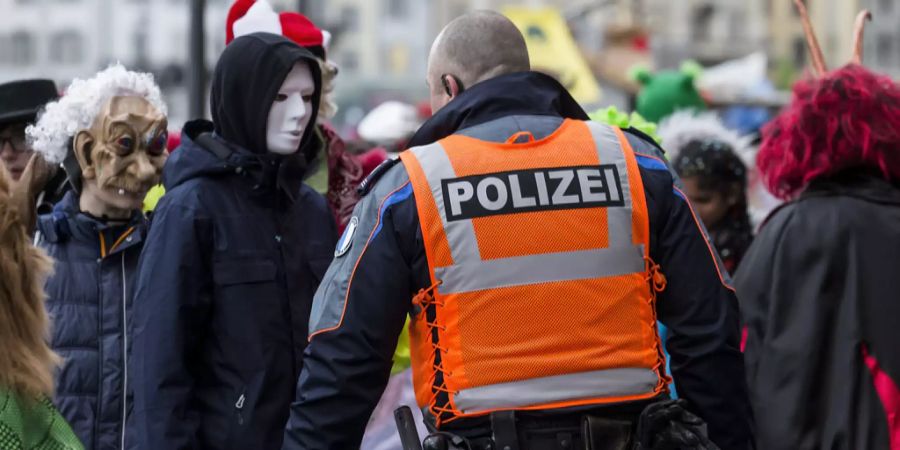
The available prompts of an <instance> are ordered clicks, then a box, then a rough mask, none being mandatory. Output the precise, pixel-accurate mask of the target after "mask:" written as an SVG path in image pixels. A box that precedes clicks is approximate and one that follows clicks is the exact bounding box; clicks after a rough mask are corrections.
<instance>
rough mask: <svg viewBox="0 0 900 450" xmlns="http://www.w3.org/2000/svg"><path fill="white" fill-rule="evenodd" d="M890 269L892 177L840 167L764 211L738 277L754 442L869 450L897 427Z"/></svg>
mask: <svg viewBox="0 0 900 450" xmlns="http://www.w3.org/2000/svg"><path fill="white" fill-rule="evenodd" d="M898 275H900V186H892V185H890V184H889V183H887V182H886V181H883V180H881V179H880V178H878V177H877V176H873V175H868V174H865V173H860V172H849V173H844V174H841V175H838V176H835V177H832V178H829V179H820V180H817V181H814V182H812V183H811V184H810V186H809V188H808V189H806V191H805V192H804V193H803V194H802V195H800V197H799V199H797V200H796V201H794V202H791V203H789V204H787V205H786V206H784V207H782V208H780V209H779V210H777V211H776V212H775V213H773V214H772V216H771V217H770V218H769V220H768V221H767V223H766V224H765V225H764V226H763V228H762V230H761V231H760V233H759V235H758V236H757V238H756V240H755V241H754V242H753V245H752V246H751V247H750V250H749V252H748V253H747V255H746V256H745V257H744V261H743V263H741V268H740V270H739V271H738V273H737V278H736V287H737V292H738V296H739V298H740V301H741V310H742V312H743V318H744V322H745V324H746V327H747V328H746V333H747V340H746V352H745V359H746V364H747V380H748V384H749V388H750V399H751V403H752V405H753V409H754V411H755V413H756V421H757V430H758V435H757V436H758V437H757V441H758V444H759V448H761V449H773V450H778V449H834V450H842V449H873V450H877V449H888V448H889V438H888V434H889V431H890V432H892V433H893V434H894V435H895V436H896V437H900V411H897V410H896V407H897V405H898V404H900V403H897V402H898V400H900V391H897V390H896V389H897V384H898V382H900V348H898V346H897V323H898V322H897V320H898V318H900V302H898V301H897V300H898V295H897V285H896V282H897V279H898ZM866 355H867V356H868V358H866ZM869 364H872V367H869ZM874 364H877V369H876V368H875V365H874ZM876 380H878V381H876ZM876 385H878V386H881V387H882V388H887V387H889V386H893V389H894V392H893V393H891V392H886V391H885V392H882V391H880V390H879V389H876ZM883 402H884V404H883ZM891 402H893V405H894V408H895V410H894V411H892V413H893V414H894V419H892V422H893V429H892V430H891V427H889V426H888V422H889V419H888V417H887V415H886V413H885V408H886V407H887V406H888V405H890V404H891ZM898 443H900V442H893V447H890V448H896V446H897V445H898Z"/></svg>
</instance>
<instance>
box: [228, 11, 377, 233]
mask: <svg viewBox="0 0 900 450" xmlns="http://www.w3.org/2000/svg"><path fill="white" fill-rule="evenodd" d="M255 32H268V33H274V34H280V35H282V36H284V37H286V38H288V39H290V40H292V41H294V43H296V44H297V45H299V46H301V47H303V48H305V49H307V50H309V51H310V52H311V53H312V54H313V55H314V56H315V60H316V63H317V64H318V66H319V69H320V71H321V74H322V99H321V101H320V102H319V110H318V113H317V116H316V121H315V125H314V126H311V128H312V133H313V134H312V136H311V137H310V142H309V145H306V146H305V148H304V149H303V156H304V158H305V159H306V162H307V164H309V166H310V170H308V171H307V173H306V174H305V177H306V179H305V182H306V183H307V184H308V185H309V186H310V187H312V188H313V189H315V190H316V191H317V192H319V193H321V194H322V195H324V196H325V199H326V200H328V206H329V208H331V212H332V214H333V215H334V218H335V221H336V222H337V226H338V232H343V231H344V227H346V226H347V223H348V222H349V221H350V216H351V215H352V214H351V213H352V212H353V207H354V206H356V203H357V202H358V201H359V194H358V193H357V192H356V187H357V186H359V183H360V182H362V180H363V179H364V178H365V177H366V175H368V174H369V172H371V170H372V169H373V168H374V167H375V166H377V165H378V164H379V163H381V162H382V161H384V160H385V159H386V158H387V155H386V154H385V153H384V151H382V150H380V149H375V150H370V151H368V152H366V153H365V155H364V156H360V157H357V156H355V155H352V154H350V153H349V152H348V151H347V146H346V143H345V142H344V140H343V139H341V137H340V136H339V135H338V133H337V132H336V131H335V130H334V128H332V127H331V125H330V124H329V123H328V120H330V119H331V118H332V117H334V114H335V113H336V112H337V104H336V103H335V102H334V99H333V98H332V92H333V90H334V85H335V79H336V78H337V75H338V67H337V65H335V64H334V62H332V61H331V60H329V59H328V58H327V55H326V50H327V47H328V40H329V39H330V37H331V35H330V34H329V33H328V32H327V31H325V30H322V29H320V28H319V27H317V26H316V24H314V23H313V22H312V21H311V20H309V19H308V18H307V17H306V16H304V15H303V14H298V13H296V12H290V11H285V12H282V13H276V12H275V11H274V10H273V9H272V6H271V4H269V2H268V1H266V0H237V1H235V2H234V3H233V4H232V5H231V8H230V9H229V10H228V18H227V23H226V26H225V43H226V44H228V43H230V42H231V41H232V40H234V38H235V37H239V36H243V35H246V34H250V33H255ZM373 159H374V160H375V161H376V162H375V163H374V164H372V163H371V162H370V161H372V160H373ZM365 162H369V164H368V167H367V166H366V164H364V163H365Z"/></svg>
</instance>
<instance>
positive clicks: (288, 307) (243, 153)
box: [134, 126, 337, 450]
mask: <svg viewBox="0 0 900 450" xmlns="http://www.w3.org/2000/svg"><path fill="white" fill-rule="evenodd" d="M185 130H186V133H185V135H184V137H183V139H184V141H183V142H182V144H181V146H180V147H179V148H178V149H177V150H176V151H175V152H173V153H172V156H171V157H170V158H169V160H168V161H167V163H166V167H165V169H164V171H163V182H164V185H165V187H166V195H165V196H163V198H162V199H161V200H160V202H159V205H158V206H157V208H156V211H155V213H154V215H153V218H152V223H151V227H150V233H149V236H148V238H147V246H146V250H145V252H144V254H143V256H142V259H141V266H140V276H139V280H138V291H137V293H136V298H137V301H138V306H137V307H136V309H135V359H134V378H135V380H134V386H135V414H134V424H135V427H136V434H137V435H138V439H139V441H140V448H142V449H146V450H157V449H166V450H179V449H213V448H214V449H259V450H266V449H275V448H279V447H280V446H281V441H282V436H283V431H284V425H285V423H286V422H287V418H288V410H289V406H290V403H291V399H292V398H293V395H294V386H295V383H296V381H297V377H298V375H299V374H300V369H301V367H302V364H303V360H302V357H303V350H304V348H306V343H307V324H308V319H309V311H310V307H311V305H312V297H313V294H314V293H315V290H316V287H317V286H318V284H319V281H320V280H321V278H322V276H323V275H324V273H325V269H326V268H327V267H328V264H329V262H330V261H331V259H332V251H333V250H332V249H333V247H334V243H335V240H336V238H337V236H336V230H335V225H334V220H333V219H332V217H331V215H330V214H331V213H330V212H329V210H328V207H327V205H326V202H325V199H324V198H323V197H322V196H321V195H319V194H318V193H316V192H314V191H313V190H312V189H311V188H309V187H308V186H306V185H302V183H301V179H302V173H294V174H288V173H286V170H287V167H288V166H289V164H288V163H287V160H285V162H283V163H281V164H280V165H279V164H277V163H276V161H275V159H273V158H268V157H267V155H258V154H253V153H250V152H249V151H247V150H245V149H243V148H240V147H236V146H231V147H230V148H231V150H232V151H233V153H231V155H230V156H229V157H228V159H225V160H223V159H221V158H219V157H218V156H216V155H214V154H213V153H212V152H210V151H209V150H207V149H206V148H205V147H202V146H200V145H198V144H197V143H196V142H195V141H194V140H192V139H194V138H195V136H194V135H192V134H191V131H190V126H186V128H185ZM215 139H217V140H218V141H219V142H220V144H223V145H230V144H227V143H225V141H223V140H220V139H219V138H215Z"/></svg>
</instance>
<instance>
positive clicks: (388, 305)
mask: <svg viewBox="0 0 900 450" xmlns="http://www.w3.org/2000/svg"><path fill="white" fill-rule="evenodd" d="M427 77H428V78H427V81H428V85H429V87H430V88H431V103H432V109H433V110H434V111H435V114H434V116H433V117H432V118H431V119H430V120H429V121H427V122H426V123H425V124H424V125H423V126H422V128H420V129H419V131H418V132H417V133H416V135H415V136H413V138H412V140H411V143H410V145H411V146H412V148H411V149H410V150H407V151H405V152H403V153H402V154H401V156H400V161H399V162H394V163H393V164H383V165H382V166H381V168H380V169H376V170H375V171H374V172H373V173H372V175H370V176H369V178H368V179H367V181H366V182H364V183H363V185H362V187H361V190H362V192H363V193H364V197H363V200H362V201H361V202H360V204H359V205H358V206H357V208H356V210H355V211H354V215H355V216H354V218H352V219H351V221H350V226H348V227H347V231H345V232H344V235H343V236H342V237H341V239H340V241H339V243H338V246H337V250H336V255H337V256H336V258H335V260H334V262H333V263H332V266H331V268H330V269H329V271H328V273H327V275H326V277H325V279H324V280H323V282H322V286H321V287H320V289H319V291H318V292H317V293H316V297H315V302H314V305H313V312H312V317H311V319H310V324H311V325H310V328H311V329H310V331H311V332H312V334H311V336H310V343H309V347H308V348H307V349H306V354H305V357H304V361H303V363H304V365H303V372H302V374H301V376H300V379H299V383H298V387H297V398H296V401H295V402H294V404H293V405H292V407H291V419H290V422H289V423H288V426H287V429H286V432H285V445H284V448H285V449H323V448H333V449H337V448H340V449H345V448H348V449H349V448H356V447H358V446H359V443H360V440H361V438H362V435H363V430H364V428H365V426H366V422H367V421H368V419H369V417H370V415H371V413H372V410H373V408H374V407H375V405H376V403H377V402H378V400H379V398H380V397H381V394H382V392H383V390H384V388H385V385H386V384H387V381H388V377H389V374H390V370H391V356H392V354H393V352H394V349H395V348H396V346H397V338H398V335H399V334H400V331H401V329H402V327H403V325H404V322H405V320H406V318H407V317H410V325H409V338H410V353H411V355H410V358H411V362H412V367H413V376H412V378H413V383H414V385H415V389H416V398H417V403H418V406H419V407H420V408H421V409H422V411H423V413H424V415H425V420H426V422H427V426H428V427H429V429H430V430H432V431H438V432H439V433H437V434H433V435H431V436H429V437H428V438H427V440H428V441H429V443H430V444H433V445H434V447H432V448H442V446H443V448H448V446H450V445H451V444H452V445H454V446H455V447H453V448H475V449H487V448H494V449H502V448H519V449H523V450H525V449H556V448H559V449H565V448H597V449H599V448H610V447H609V446H610V445H611V444H615V445H617V446H619V447H618V448H629V446H630V445H632V444H633V443H634V442H635V441H637V442H640V444H641V445H643V447H641V448H679V447H678V445H681V444H684V446H683V447H681V448H684V447H686V446H687V445H688V441H690V445H692V446H693V447H690V448H712V445H713V444H712V443H710V442H709V440H710V439H711V440H712V441H713V442H715V444H718V446H719V447H721V448H725V449H748V448H751V447H752V441H751V433H752V424H753V419H752V417H751V415H750V408H749V404H748V399H747V392H746V385H745V381H744V367H743V358H742V356H741V353H740V351H739V344H740V328H739V318H738V311H737V301H736V299H735V296H734V294H733V292H732V291H731V290H730V289H729V287H728V286H727V284H726V283H727V278H726V277H725V276H724V274H725V271H724V269H720V268H719V267H718V266H717V264H716V258H715V257H714V255H713V254H712V253H711V247H710V246H708V244H707V241H706V237H705V235H704V233H703V230H702V228H701V227H699V226H698V223H697V221H696V219H695V218H694V217H693V215H692V213H691V210H690V206H689V204H688V203H687V202H686V200H685V198H684V196H683V194H681V193H680V191H678V190H677V189H675V188H674V187H673V179H672V175H671V174H670V172H669V170H668V168H667V166H666V165H665V163H664V162H663V161H662V160H661V159H660V157H661V154H662V152H661V150H660V149H659V148H657V147H655V145H654V144H653V143H652V141H651V140H650V138H647V137H646V136H644V135H643V134H641V133H640V132H637V131H634V130H627V131H623V130H621V129H619V128H616V127H612V126H608V125H603V124H600V123H596V122H592V121H589V120H588V116H587V114H586V113H585V112H584V110H582V109H581V107H579V106H578V104H577V103H576V102H575V100H574V99H572V97H571V96H570V95H569V94H568V92H566V90H565V88H563V87H562V86H561V85H560V84H559V83H558V82H556V81H555V80H554V79H553V78H551V77H549V76H547V75H544V74H541V73H537V72H532V71H530V63H529V59H528V52H527V48H526V46H525V40H524V38H523V37H522V34H521V33H520V32H519V30H518V29H517V28H516V27H515V25H514V24H513V23H512V22H510V21H509V19H507V18H505V17H504V16H502V15H500V14H498V13H495V12H489V11H479V12H473V13H469V14H466V15H464V16H461V17H459V18H457V19H455V20H454V21H452V22H451V23H450V24H449V25H447V27H446V28H445V29H444V30H443V31H442V32H441V34H440V35H439V36H438V38H437V39H436V41H435V43H434V45H433V46H432V49H431V54H430V56H429V61H428V71H427ZM651 236H652V237H651ZM654 261H655V262H654ZM657 263H658V265H657ZM657 300H658V301H657ZM657 317H658V318H659V320H660V321H662V322H663V323H665V324H666V325H668V326H669V328H670V330H672V337H671V338H670V339H669V340H668V341H667V342H666V345H667V347H668V349H669V352H670V354H671V355H672V369H673V372H674V376H675V380H676V383H678V389H679V393H680V395H681V396H682V397H683V398H685V399H686V400H687V405H688V406H687V409H685V408H683V407H680V406H679V405H682V402H680V401H679V402H674V401H671V400H668V393H667V388H666V386H667V383H668V381H669V377H668V376H667V374H666V372H665V357H663V356H662V345H663V343H662V341H661V340H660V338H659V335H658V332H657V328H656V319H657ZM691 411H693V412H694V413H695V414H696V415H698V416H700V417H701V418H702V419H703V420H705V421H706V422H707V423H708V430H709V438H708V439H707V438H706V431H705V430H706V426H705V425H703V421H702V420H700V419H698V418H697V417H696V416H695V415H693V414H691ZM670 419H671V420H670ZM405 429H407V430H408V429H410V428H405ZM404 439H408V440H409V441H413V440H415V437H413V436H409V435H408V434H404ZM466 445H469V446H470V447H466ZM407 448H414V446H412V444H411V446H409V447H407Z"/></svg>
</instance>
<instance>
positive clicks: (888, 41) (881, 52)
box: [875, 33, 894, 67]
mask: <svg viewBox="0 0 900 450" xmlns="http://www.w3.org/2000/svg"><path fill="white" fill-rule="evenodd" d="M893 56H894V37H893V36H891V35H890V34H887V33H881V34H879V35H878V38H877V40H876V41H875V57H876V58H877V59H878V65H880V66H886V67H890V66H891V65H892V64H891V58H893Z"/></svg>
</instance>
